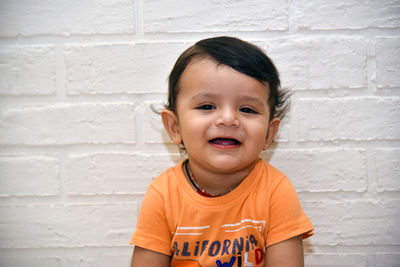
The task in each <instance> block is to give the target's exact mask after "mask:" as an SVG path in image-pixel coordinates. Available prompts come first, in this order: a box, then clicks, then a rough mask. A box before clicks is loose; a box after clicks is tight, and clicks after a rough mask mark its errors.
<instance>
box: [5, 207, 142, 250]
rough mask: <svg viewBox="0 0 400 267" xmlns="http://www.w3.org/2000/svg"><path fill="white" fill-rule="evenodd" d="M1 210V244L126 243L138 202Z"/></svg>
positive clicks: (76, 244)
mask: <svg viewBox="0 0 400 267" xmlns="http://www.w3.org/2000/svg"><path fill="white" fill-rule="evenodd" d="M0 212H1V214H2V216H1V218H0V233H1V235H0V247H1V248H56V247H84V246H96V247H98V246H126V245H127V243H128V242H129V240H130V237H131V235H132V233H133V231H134V229H135V223H136V222H135V220H136V217H137V203H126V204H105V205H101V204H92V205H90V204H73V205H72V204H71V205H69V204H64V205H62V204H54V205H50V206H45V205H40V206H39V205H30V206H2V207H0ZM99 222H101V223H99Z"/></svg>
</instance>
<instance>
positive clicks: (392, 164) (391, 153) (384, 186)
mask: <svg viewBox="0 0 400 267" xmlns="http://www.w3.org/2000/svg"><path fill="white" fill-rule="evenodd" d="M374 155H375V170H376V181H377V184H378V191H400V180H399V179H398V175H399V173H400V149H376V150H375V151H374Z"/></svg>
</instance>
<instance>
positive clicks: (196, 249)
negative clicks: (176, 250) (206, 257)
mask: <svg viewBox="0 0 400 267" xmlns="http://www.w3.org/2000/svg"><path fill="white" fill-rule="evenodd" d="M199 246H200V241H197V242H196V247H195V248H194V256H197V254H198V253H199Z"/></svg>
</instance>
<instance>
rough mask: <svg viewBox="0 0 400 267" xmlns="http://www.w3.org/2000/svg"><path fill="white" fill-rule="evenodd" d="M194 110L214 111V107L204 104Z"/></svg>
mask: <svg viewBox="0 0 400 267" xmlns="http://www.w3.org/2000/svg"><path fill="white" fill-rule="evenodd" d="M196 109H201V110H213V109H215V107H214V106H213V105H211V104H204V105H201V106H198V107H197V108H196Z"/></svg>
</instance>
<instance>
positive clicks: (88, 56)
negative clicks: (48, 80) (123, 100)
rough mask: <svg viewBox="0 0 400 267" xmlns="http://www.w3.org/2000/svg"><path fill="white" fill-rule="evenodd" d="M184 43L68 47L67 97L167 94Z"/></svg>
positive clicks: (65, 50) (66, 49)
mask: <svg viewBox="0 0 400 267" xmlns="http://www.w3.org/2000/svg"><path fill="white" fill-rule="evenodd" d="M186 46H188V44H184V43H138V44H93V45H87V44H84V45H67V46H65V47H64V56H65V61H66V87H67V92H68V94H71V95H76V94H118V93H138V92H167V90H168V84H167V79H168V75H169V72H170V70H171V69H172V67H173V65H174V63H175V60H176V58H177V57H178V56H179V54H180V53H181V52H182V51H183V50H184V48H186Z"/></svg>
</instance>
